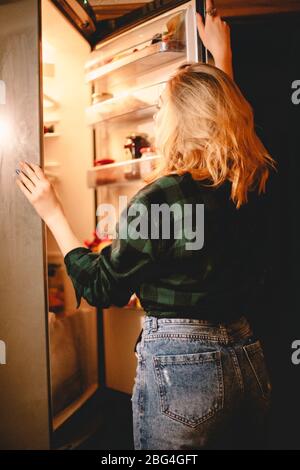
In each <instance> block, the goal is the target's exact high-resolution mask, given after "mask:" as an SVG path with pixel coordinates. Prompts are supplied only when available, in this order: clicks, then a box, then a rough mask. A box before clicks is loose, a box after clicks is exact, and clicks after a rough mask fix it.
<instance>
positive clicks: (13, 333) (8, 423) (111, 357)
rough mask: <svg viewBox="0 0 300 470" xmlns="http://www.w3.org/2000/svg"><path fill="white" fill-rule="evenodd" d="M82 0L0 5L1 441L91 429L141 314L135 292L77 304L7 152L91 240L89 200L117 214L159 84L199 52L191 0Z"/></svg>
mask: <svg viewBox="0 0 300 470" xmlns="http://www.w3.org/2000/svg"><path fill="white" fill-rule="evenodd" d="M85 3H87V2H81V1H79V2H70V1H69V0H68V1H66V2H60V1H50V0H41V1H39V0H17V1H8V0H4V1H2V2H1V3H0V38H1V41H0V80H1V81H0V93H1V97H0V98H1V101H0V103H1V104H0V136H1V139H0V161H1V221H2V222H1V229H0V230H1V234H0V239H1V277H0V288H1V315H0V352H1V357H0V387H1V398H0V415H1V420H0V448H1V449H49V448H59V447H63V448H66V447H67V448H68V446H69V447H72V445H73V446H75V444H74V442H75V441H76V442H77V443H78V442H82V440H84V438H86V437H87V436H88V435H89V434H90V433H92V432H93V431H94V430H95V428H96V427H97V426H101V419H100V418H99V420H98V419H97V416H98V415H97V413H100V415H99V416H101V406H105V405H104V403H105V402H104V401H101V400H102V397H103V396H107V394H108V393H110V392H111V393H114V392H115V393H120V394H123V395H125V396H130V395H131V393H132V388H133V385H134V377H135V372H136V366H137V359H136V356H135V354H134V345H135V342H136V339H137V337H138V334H139V333H140V331H141V328H142V325H143V320H144V315H145V312H144V311H143V309H142V308H141V306H140V304H139V301H138V299H137V298H136V297H135V296H133V297H132V298H131V299H130V302H129V304H128V305H126V306H124V307H122V308H121V307H115V306H111V307H110V308H106V309H99V308H98V309H97V308H95V307H91V306H90V305H88V303H87V302H86V301H84V300H82V302H81V304H80V307H79V308H76V299H75V294H74V290H73V286H72V284H71V281H70V279H69V278H68V276H67V273H66V269H65V266H64V260H63V257H62V255H61V254H60V252H59V249H58V246H57V244H56V242H55V240H54V238H53V237H52V235H51V233H50V232H49V231H48V229H47V227H45V225H44V224H43V223H42V222H41V220H40V219H39V217H38V216H37V215H36V214H35V212H34V210H33V208H32V207H31V206H30V205H29V203H28V202H27V201H26V199H25V198H24V196H23V195H22V194H21V192H20V191H19V190H18V188H17V187H16V184H15V181H14V180H15V168H16V166H17V163H18V161H19V160H27V161H28V162H29V163H30V162H34V163H37V164H39V165H41V166H42V167H43V168H44V171H45V173H46V175H47V176H48V178H49V179H50V180H51V182H52V184H53V186H54V187H55V190H56V192H57V194H58V196H59V198H60V200H61V202H62V204H63V207H64V211H65V213H66V216H67V218H68V220H69V221H70V224H71V226H72V228H73V230H74V232H75V234H76V235H77V237H78V238H79V239H80V240H81V241H83V242H86V245H87V246H94V245H93V243H92V241H93V238H94V235H95V230H96V228H97V224H98V222H99V217H98V215H97V208H98V207H99V205H100V204H106V203H109V204H113V206H114V207H116V209H117V211H118V210H119V206H118V204H119V198H120V196H123V197H127V200H128V201H129V200H130V198H131V197H132V196H133V195H134V194H135V193H136V192H137V191H138V190H139V189H140V188H142V187H143V186H144V185H145V184H146V182H145V181H144V176H146V175H147V174H148V173H149V172H150V171H151V169H152V168H154V167H155V165H156V163H157V162H158V160H159V158H161V157H160V155H159V154H158V153H157V150H156V149H155V144H154V121H153V115H154V113H155V112H156V103H157V100H158V97H159V95H160V93H161V92H162V90H163V88H164V86H165V83H166V81H167V80H168V78H169V77H170V76H171V75H172V73H174V72H175V71H176V69H177V67H179V66H180V65H181V64H182V63H184V62H187V61H199V60H206V54H205V51H204V49H203V47H202V45H201V44H200V41H199V39H198V35H197V28H196V17H195V11H196V10H197V11H200V10H201V11H202V12H203V5H202V2H201V1H196V0H190V1H173V2H171V1H167V0H165V1H160V2H157V1H156V2H142V3H143V4H144V5H143V6H142V7H141V5H140V4H141V2H139V8H133V7H132V11H128V12H125V14H124V15H123V16H121V17H120V16H119V18H118V19H117V20H116V21H111V20H108V21H103V23H102V22H101V21H100V22H98V25H97V21H96V20H97V18H96V17H95V14H94V13H93V11H92V10H91V7H90V6H89V5H87V6H85V5H84V4H85ZM90 3H91V4H93V3H94V4H95V3H97V2H90ZM104 3H105V2H104ZM111 3H112V2H111ZM130 3H132V4H134V3H136V2H134V1H133V2H127V4H130ZM66 4H68V5H69V7H68V8H67V7H66ZM70 5H71V6H70ZM127 8H128V5H127ZM130 10H131V9H130ZM99 25H100V26H101V25H102V26H103V27H102V28H100V27H99ZM105 162H106V163H105ZM89 403H91V405H90V414H89V415H88V416H89V418H88V419H87V421H86V422H85V425H84V426H82V429H81V430H80V429H78V427H77V429H76V432H75V435H74V433H73V432H74V426H72V419H74V420H78V419H79V420H80V414H81V413H83V410H85V411H84V413H85V415H86V413H87V412H86V409H87V406H89ZM93 407H95V410H96V411H93V410H94V408H93ZM91 416H93V417H94V419H92V418H91ZM78 417H79V418H78ZM74 422H75V421H74ZM77 422H78V421H77ZM70 423H71V424H70ZM75 427H76V426H75ZM57 436H60V437H61V439H60V437H57Z"/></svg>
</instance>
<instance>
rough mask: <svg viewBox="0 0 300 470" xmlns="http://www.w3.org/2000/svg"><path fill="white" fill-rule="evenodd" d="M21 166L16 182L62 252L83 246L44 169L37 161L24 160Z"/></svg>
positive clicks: (64, 253)
mask: <svg viewBox="0 0 300 470" xmlns="http://www.w3.org/2000/svg"><path fill="white" fill-rule="evenodd" d="M19 166H20V169H17V170H16V173H17V175H18V177H17V179H16V183H17V185H18V186H19V188H20V190H21V191H22V193H23V194H24V195H25V197H26V198H27V199H28V201H29V202H30V204H31V205H32V206H33V207H34V209H35V210H36V212H37V213H38V215H39V216H40V217H41V218H42V219H43V220H44V222H45V223H46V224H47V226H48V227H49V229H50V230H51V232H52V233H53V236H54V237H55V239H56V241H57V243H58V245H59V247H60V250H61V252H62V254H63V255H64V256H65V255H66V253H67V252H68V251H70V250H72V249H74V248H77V247H81V246H83V245H82V244H81V243H80V242H79V240H78V239H77V238H76V236H75V235H74V233H73V231H72V229H71V227H70V225H69V223H68V221H67V219H66V218H65V215H64V212H63V208H62V206H61V204H60V201H59V199H58V197H57V195H56V193H55V191H54V188H53V186H52V184H51V183H50V181H49V180H48V178H47V177H46V176H45V174H44V173H43V171H42V169H41V168H40V167H39V166H38V165H36V164H35V163H30V165H29V164H28V163H26V162H22V161H21V162H20V163H19Z"/></svg>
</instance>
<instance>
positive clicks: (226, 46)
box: [196, 0, 233, 78]
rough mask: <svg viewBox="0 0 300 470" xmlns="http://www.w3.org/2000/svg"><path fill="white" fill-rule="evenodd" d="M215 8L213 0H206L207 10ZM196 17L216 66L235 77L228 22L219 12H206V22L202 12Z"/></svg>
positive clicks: (205, 44) (203, 41)
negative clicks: (211, 13) (210, 13)
mask: <svg viewBox="0 0 300 470" xmlns="http://www.w3.org/2000/svg"><path fill="white" fill-rule="evenodd" d="M213 8H214V3H213V1H212V0H206V12H207V11H210V10H212V9H213ZM196 17H197V28H198V32H199V36H200V39H201V41H202V43H203V44H204V46H205V47H206V48H207V49H208V50H209V51H210V53H211V54H212V56H213V58H214V61H215V65H216V67H218V68H220V69H221V70H223V71H224V72H225V73H227V74H228V75H229V76H231V78H233V72H232V52H231V42H230V28H229V26H228V24H227V23H226V22H225V21H223V20H222V18H221V17H220V15H219V14H218V13H216V14H215V16H212V15H209V14H206V17H205V24H204V22H203V18H202V16H201V15H200V13H197V14H196Z"/></svg>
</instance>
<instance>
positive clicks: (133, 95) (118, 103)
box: [86, 82, 166, 125]
mask: <svg viewBox="0 0 300 470" xmlns="http://www.w3.org/2000/svg"><path fill="white" fill-rule="evenodd" d="M165 83H166V82H160V83H156V84H155V85H151V86H147V87H142V88H138V89H133V90H129V91H125V92H123V93H120V94H119V95H118V96H114V97H113V98H109V99H107V100H104V101H101V102H99V103H96V104H94V105H92V106H90V107H89V108H87V109H86V117H87V123H88V124H89V125H95V124H99V123H101V122H103V121H109V120H115V119H122V118H124V117H126V119H130V117H132V119H147V118H152V117H153V114H154V111H155V106H156V104H157V101H158V98H159V95H160V93H161V92H162V91H163V88H164V87H165Z"/></svg>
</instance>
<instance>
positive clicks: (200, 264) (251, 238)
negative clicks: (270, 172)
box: [134, 173, 265, 322]
mask: <svg viewBox="0 0 300 470" xmlns="http://www.w3.org/2000/svg"><path fill="white" fill-rule="evenodd" d="M205 183H206V182H203V181H197V180H194V179H193V178H192V176H191V174H190V173H185V174H184V175H178V174H174V175H168V176H163V177H161V178H159V179H157V180H156V181H155V182H154V183H151V184H149V185H147V186H146V187H145V188H143V189H141V190H140V191H139V192H138V193H137V195H136V196H135V197H134V199H135V200H136V201H141V202H143V203H144V204H145V205H146V206H147V209H148V211H149V212H150V211H151V208H153V207H154V206H153V205H155V204H158V205H160V204H165V205H166V207H171V206H172V205H173V204H175V203H177V204H179V205H180V207H181V208H182V211H181V214H180V211H179V213H177V214H179V215H176V216H175V217H174V213H173V212H172V211H171V212H170V214H171V236H170V238H169V239H162V233H161V232H160V242H161V244H160V248H159V264H158V266H157V268H158V269H157V271H156V272H155V274H154V275H153V276H152V277H148V278H147V279H145V281H144V282H143V283H141V285H140V286H139V287H138V289H137V291H136V293H137V295H138V297H139V298H140V301H141V304H142V306H143V308H144V310H145V311H146V313H147V314H148V315H152V316H157V317H171V318H174V317H190V318H200V319H201V318H203V319H209V320H219V321H226V322H227V321H231V320H233V319H235V318H238V317H239V316H241V315H242V314H245V315H246V316H249V315H250V316H251V305H252V304H253V300H254V296H255V294H256V293H257V291H258V289H259V288H260V287H262V284H263V275H264V270H265V265H264V261H263V254H264V250H265V247H264V241H265V236H264V226H263V223H264V221H265V213H264V197H263V196H260V197H257V196H255V194H254V193H250V194H249V200H248V203H247V204H244V205H243V206H241V208H240V209H236V206H235V204H234V203H233V202H232V200H231V199H230V187H231V184H230V183H229V182H226V183H225V184H223V185H221V186H220V187H218V188H212V187H208V186H207V185H206V186H205ZM185 205H186V206H185ZM200 205H203V207H204V217H203V218H202V217H199V214H200V213H201V211H200V210H199V211H198V218H197V216H196V212H197V209H196V208H197V206H198V209H199V207H201V206H200ZM188 207H190V208H192V217H185V219H184V220H183V216H184V214H185V208H188ZM176 217H177V222H176V225H174V219H176ZM154 218H155V217H152V220H153V219H154ZM166 220H168V218H166V217H165V216H164V217H163V218H162V220H161V221H160V223H159V225H160V227H161V225H162V223H163V222H164V223H166ZM186 221H188V222H191V221H192V229H193V232H194V233H197V236H198V237H200V232H202V234H203V236H204V243H203V246H201V247H200V248H197V244H196V243H195V247H193V244H190V247H191V249H187V246H188V245H187V244H188V243H190V242H191V240H190V239H188V238H187V237H186V236H185V234H186V232H185V231H184V230H183V232H182V235H183V236H182V237H179V238H177V239H176V238H175V237H174V234H175V230H176V227H177V228H178V227H179V226H181V223H182V224H183V226H185V224H186ZM156 223H157V221H156ZM203 225H204V227H203ZM174 227H175V229H174ZM149 246H150V247H151V246H152V245H151V244H150V245H149ZM198 246H199V245H198Z"/></svg>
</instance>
